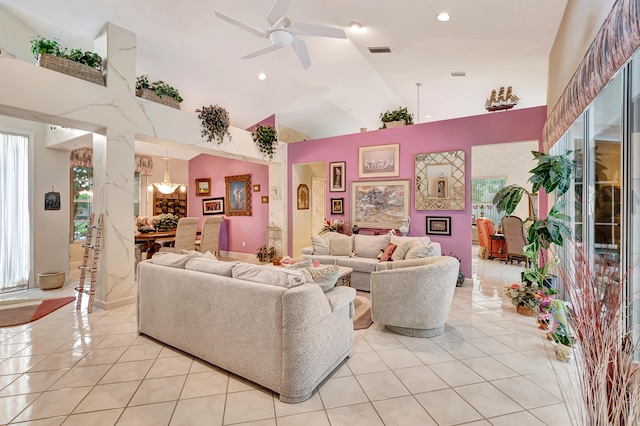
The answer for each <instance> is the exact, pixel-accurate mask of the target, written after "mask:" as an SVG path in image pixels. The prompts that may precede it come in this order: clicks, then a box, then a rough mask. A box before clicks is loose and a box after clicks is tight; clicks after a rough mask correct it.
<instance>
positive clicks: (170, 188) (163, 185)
mask: <svg viewBox="0 0 640 426" xmlns="http://www.w3.org/2000/svg"><path fill="white" fill-rule="evenodd" d="M162 159H163V160H165V162H166V168H165V170H164V180H163V181H162V182H155V183H154V184H153V186H155V187H156V188H158V191H160V192H162V193H163V194H173V193H174V192H175V190H176V188H177V187H178V186H180V184H179V183H172V182H171V178H170V176H169V158H168V157H163V158H162Z"/></svg>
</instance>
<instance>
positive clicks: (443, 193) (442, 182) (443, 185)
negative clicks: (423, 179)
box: [437, 177, 449, 198]
mask: <svg viewBox="0 0 640 426" xmlns="http://www.w3.org/2000/svg"><path fill="white" fill-rule="evenodd" d="M437 184H438V198H449V196H448V195H447V194H448V193H449V192H448V191H447V189H448V188H447V178H445V177H441V178H438V180H437Z"/></svg>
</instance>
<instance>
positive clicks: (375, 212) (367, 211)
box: [351, 180, 409, 229]
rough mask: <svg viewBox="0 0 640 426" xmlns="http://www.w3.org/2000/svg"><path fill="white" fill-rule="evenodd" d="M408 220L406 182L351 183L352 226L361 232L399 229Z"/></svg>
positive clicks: (407, 185)
mask: <svg viewBox="0 0 640 426" xmlns="http://www.w3.org/2000/svg"><path fill="white" fill-rule="evenodd" d="M408 216H409V181H408V180H380V181H354V182H351V224H352V225H358V226H359V227H360V228H385V229H398V228H399V227H400V224H401V222H402V219H403V218H405V217H408Z"/></svg>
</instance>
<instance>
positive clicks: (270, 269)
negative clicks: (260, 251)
mask: <svg viewBox="0 0 640 426" xmlns="http://www.w3.org/2000/svg"><path fill="white" fill-rule="evenodd" d="M231 274H232V276H233V278H238V279H241V280H246V281H252V282H256V283H262V284H268V285H275V286H278V287H286V288H293V287H297V286H299V285H301V284H304V282H305V281H304V274H303V273H302V271H299V270H291V269H285V268H279V267H277V266H260V265H251V264H249V263H242V262H240V263H238V264H237V265H236V266H235V267H234V268H233V269H232V271H231Z"/></svg>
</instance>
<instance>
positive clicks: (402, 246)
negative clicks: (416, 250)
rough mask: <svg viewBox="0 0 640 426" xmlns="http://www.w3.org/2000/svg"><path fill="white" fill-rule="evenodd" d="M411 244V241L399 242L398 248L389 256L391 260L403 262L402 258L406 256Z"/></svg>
mask: <svg viewBox="0 0 640 426" xmlns="http://www.w3.org/2000/svg"><path fill="white" fill-rule="evenodd" d="M411 243H412V241H405V242H404V243H400V242H399V243H398V246H397V247H396V249H395V250H394V251H393V253H392V254H391V260H393V261H394V262H395V261H398V260H403V259H404V257H405V256H406V255H407V252H408V251H409V248H410V247H411ZM389 244H391V243H389Z"/></svg>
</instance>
